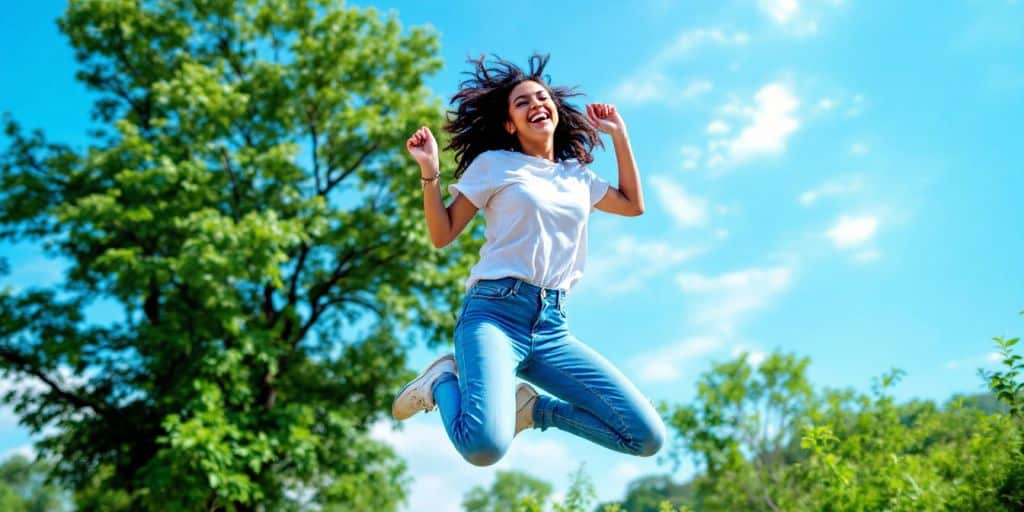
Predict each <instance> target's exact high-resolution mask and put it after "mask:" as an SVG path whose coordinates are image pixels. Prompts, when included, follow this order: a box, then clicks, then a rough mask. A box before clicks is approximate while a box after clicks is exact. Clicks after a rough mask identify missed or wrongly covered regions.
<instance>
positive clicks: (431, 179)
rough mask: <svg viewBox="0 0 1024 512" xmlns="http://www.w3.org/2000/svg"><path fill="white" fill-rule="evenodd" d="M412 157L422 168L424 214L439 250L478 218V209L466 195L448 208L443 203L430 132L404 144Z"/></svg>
mask: <svg viewBox="0 0 1024 512" xmlns="http://www.w3.org/2000/svg"><path fill="white" fill-rule="evenodd" d="M405 146H406V148H407V149H408V150H409V154H411V155H412V157H413V158H415V159H416V162H417V163H419V165H420V177H421V178H423V213H424V214H425V215H426V217H427V230H428V231H429V232H430V241H431V242H432V243H433V244H434V247H437V248H438V249H440V248H442V247H444V246H446V245H448V244H450V243H451V242H452V240H455V237H457V236H459V233H462V230H463V229H465V228H466V225H467V224H469V221H470V220H471V219H472V218H473V216H474V215H476V211H477V208H476V206H474V205H473V203H471V202H470V201H469V200H468V199H466V196H465V195H463V194H459V196H458V197H457V198H455V200H454V201H452V204H450V205H448V207H447V208H446V207H445V206H444V202H443V201H442V200H441V178H440V174H441V173H440V164H439V163H438V152H437V141H436V140H434V135H433V134H432V133H430V129H429V128H427V127H425V126H424V127H422V128H420V129H419V130H417V131H416V133H414V134H413V135H412V137H409V140H408V141H406V143H405Z"/></svg>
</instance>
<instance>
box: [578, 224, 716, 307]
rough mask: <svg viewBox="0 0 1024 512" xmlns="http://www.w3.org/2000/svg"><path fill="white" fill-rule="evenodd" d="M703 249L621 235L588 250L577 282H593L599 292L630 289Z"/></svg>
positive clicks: (611, 292) (639, 285)
mask: <svg viewBox="0 0 1024 512" xmlns="http://www.w3.org/2000/svg"><path fill="white" fill-rule="evenodd" d="M704 251H705V249H704V248H698V247H679V246H676V245H673V244H671V243H670V242H668V241H664V240H654V241H651V240H639V239H637V238H636V237H634V236H632V235H623V236H621V237H619V238H618V239H617V240H615V242H614V243H612V245H611V247H609V248H607V249H605V250H603V251H595V252H592V253H591V256H590V257H589V258H588V260H587V274H586V277H585V278H584V280H583V282H582V283H581V284H584V285H587V286H588V287H589V286H590V284H594V285H596V286H594V287H593V288H594V289H595V291H596V292H597V293H600V294H602V295H608V294H619V293H624V292H629V291H633V290H636V289H639V288H640V287H642V286H643V285H644V284H645V283H647V282H648V281H649V280H650V279H652V278H654V277H657V276H658V275H661V274H662V273H663V272H666V271H668V270H670V269H671V268H672V267H674V266H675V265H678V264H679V263H682V262H684V261H688V260H690V259H691V258H693V257H694V256H697V255H698V254H701V253H702V252H704ZM598 283H599V284H598Z"/></svg>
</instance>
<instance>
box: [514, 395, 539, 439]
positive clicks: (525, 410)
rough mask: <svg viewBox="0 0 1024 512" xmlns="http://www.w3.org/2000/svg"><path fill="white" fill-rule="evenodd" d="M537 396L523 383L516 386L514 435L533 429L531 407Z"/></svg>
mask: <svg viewBox="0 0 1024 512" xmlns="http://www.w3.org/2000/svg"><path fill="white" fill-rule="evenodd" d="M538 396H540V395H539V394H538V393H537V390H536V389H533V386H531V385H529V384H527V383H525V382H523V383H520V384H519V385H518V386H516V434H519V432H521V431H523V430H526V429H528V428H533V406H534V403H535V402H536V401H537V397H538Z"/></svg>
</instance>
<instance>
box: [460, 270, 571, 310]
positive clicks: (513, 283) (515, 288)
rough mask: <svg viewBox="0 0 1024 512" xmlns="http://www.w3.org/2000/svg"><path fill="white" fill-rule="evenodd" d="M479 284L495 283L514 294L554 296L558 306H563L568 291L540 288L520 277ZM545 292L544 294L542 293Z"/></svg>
mask: <svg viewBox="0 0 1024 512" xmlns="http://www.w3.org/2000/svg"><path fill="white" fill-rule="evenodd" d="M477 282H478V283H495V284H498V285H501V286H509V287H511V288H512V293H519V292H520V291H526V292H529V293H530V294H531V295H541V296H547V295H554V296H556V297H557V300H558V304H559V305H561V304H562V302H563V301H565V297H566V294H567V293H568V292H566V290H564V289H562V288H545V287H543V286H538V285H535V284H533V283H530V282H528V281H524V280H522V279H520V278H518V277H502V278H500V279H480V280H479V281H477ZM542 292H543V293H542Z"/></svg>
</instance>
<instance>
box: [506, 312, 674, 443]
mask: <svg viewBox="0 0 1024 512" xmlns="http://www.w3.org/2000/svg"><path fill="white" fill-rule="evenodd" d="M519 375H520V376H521V377H522V378H524V379H526V380H528V381H530V382H532V383H534V384H537V385H538V386H540V387H542V388H544V389H545V390H547V391H548V392H549V393H551V394H553V395H554V396H555V397H556V398H553V397H550V396H544V395H541V396H540V397H539V398H538V399H537V401H536V404H535V406H534V413H533V419H534V426H535V427H536V428H540V429H542V430H543V429H547V428H548V427H557V428H558V429H560V430H564V431H566V432H569V433H572V434H575V435H578V436H580V437H582V438H584V439H588V440H590V441H593V442H595V443H597V444H599V445H601V446H604V447H607V448H610V449H612V450H616V451H620V452H623V453H628V454H631V455H639V456H644V457H647V456H651V455H654V454H655V453H657V451H658V450H659V449H660V448H661V445H662V443H663V442H664V439H665V425H664V423H663V422H662V420H661V417H660V416H659V415H658V412H657V410H655V408H654V406H652V405H651V403H650V401H649V400H648V399H647V398H646V397H645V396H644V395H643V394H642V393H641V392H640V390H638V389H637V388H636V386H634V385H633V383H632V382H630V381H629V379H627V378H626V376H625V375H623V374H622V372H620V371H619V370H618V369H617V368H615V367H614V366H613V365H612V364H611V363H610V362H608V360H607V359H605V358H604V357H602V356H601V355H600V354H598V353H597V352H596V351H595V350H593V349H592V348H590V347H588V346H587V345H585V344H583V343H582V342H581V341H580V340H578V339H576V337H575V336H573V335H572V334H569V333H568V331H564V334H563V335H560V336H555V337H551V338H548V339H545V340H543V341H538V342H537V344H536V345H535V346H534V350H533V353H532V354H531V355H530V357H529V358H528V360H527V362H526V363H525V364H524V365H523V368H521V370H520V373H519Z"/></svg>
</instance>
